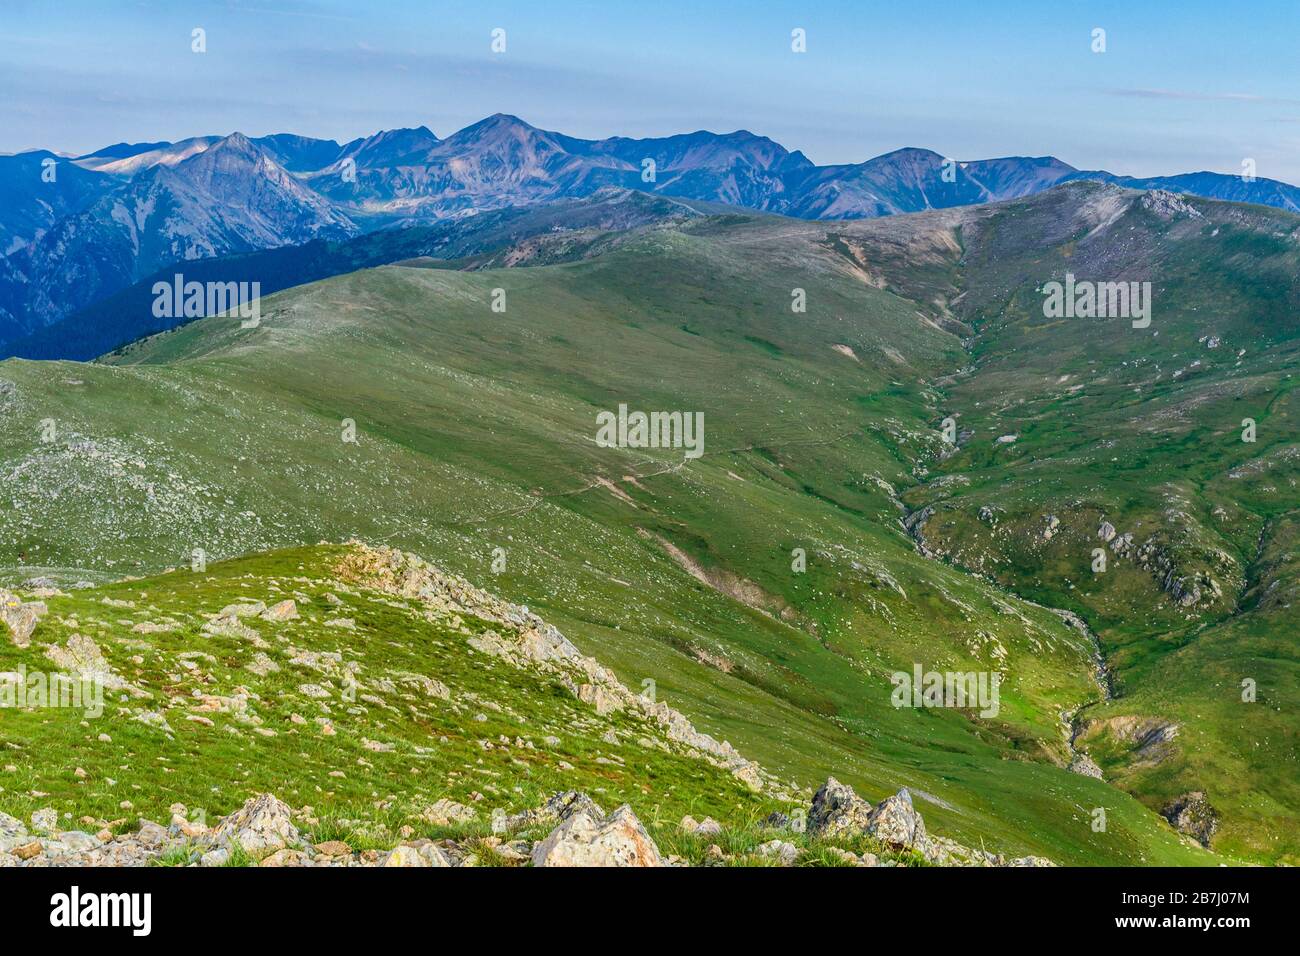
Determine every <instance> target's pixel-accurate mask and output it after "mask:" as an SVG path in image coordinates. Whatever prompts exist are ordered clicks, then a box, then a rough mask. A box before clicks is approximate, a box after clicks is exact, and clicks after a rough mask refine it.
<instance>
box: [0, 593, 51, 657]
mask: <svg viewBox="0 0 1300 956" xmlns="http://www.w3.org/2000/svg"><path fill="white" fill-rule="evenodd" d="M46 613H47V609H46V606H45V602H44V601H23V600H21V599H20V598H19V597H18V596H17V595H15V594H13V593H12V592H10V591H6V590H5V589H4V588H0V621H4V623H5V625H6V626H7V627H8V628H9V637H10V640H12V641H13V642H14V644H16V645H17V646H19V647H27V646H28V645H29V644H30V643H31V638H32V632H33V631H34V630H36V622H37V621H39V620H40V619H41V618H42V617H44V616H45V614H46Z"/></svg>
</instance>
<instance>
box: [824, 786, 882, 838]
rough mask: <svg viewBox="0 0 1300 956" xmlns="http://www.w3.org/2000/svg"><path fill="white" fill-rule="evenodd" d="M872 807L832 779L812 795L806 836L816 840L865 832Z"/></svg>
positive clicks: (848, 787) (847, 787) (850, 789)
mask: <svg viewBox="0 0 1300 956" xmlns="http://www.w3.org/2000/svg"><path fill="white" fill-rule="evenodd" d="M871 810H872V807H871V804H870V802H868V801H866V800H863V799H862V798H861V797H859V796H858V795H857V793H856V792H854V790H853V788H852V787H850V786H847V785H845V784H842V783H840V782H839V781H838V780H836V779H835V778H834V777H827V778H826V782H825V783H824V784H822V785H821V787H820V789H818V791H817V792H816V793H815V794H813V801H812V810H811V812H810V813H809V814H808V832H809V833H811V834H813V835H817V836H834V835H836V834H841V833H854V832H858V831H862V830H865V829H866V828H867V823H868V821H869V820H870V819H871Z"/></svg>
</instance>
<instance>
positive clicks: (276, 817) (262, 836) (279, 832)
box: [212, 793, 300, 857]
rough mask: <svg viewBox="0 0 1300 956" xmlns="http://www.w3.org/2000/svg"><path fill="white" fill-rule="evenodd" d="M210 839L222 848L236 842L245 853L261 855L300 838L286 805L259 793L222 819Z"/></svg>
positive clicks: (282, 847)
mask: <svg viewBox="0 0 1300 956" xmlns="http://www.w3.org/2000/svg"><path fill="white" fill-rule="evenodd" d="M212 842H213V843H214V844H216V845H217V846H225V847H229V846H231V845H232V844H238V845H239V846H240V847H242V848H243V850H244V852H245V853H247V854H248V855H249V856H252V857H262V856H265V855H267V854H270V853H273V852H274V851H276V850H282V849H284V848H285V847H286V846H289V845H290V844H296V843H298V842H300V837H299V835H298V828H297V827H295V826H294V825H293V820H292V818H291V816H290V812H289V807H288V805H287V804H285V803H284V802H283V801H281V800H277V799H276V798H275V797H274V796H272V795H271V794H269V793H263V794H259V795H258V796H256V797H252V798H250V799H249V800H248V802H246V803H245V804H244V805H243V806H242V807H240V808H239V809H238V810H236V811H235V812H234V813H232V814H231V815H230V816H228V817H226V818H225V819H224V820H222V821H221V824H220V825H219V826H218V827H217V829H216V830H215V831H214V833H213V835H212Z"/></svg>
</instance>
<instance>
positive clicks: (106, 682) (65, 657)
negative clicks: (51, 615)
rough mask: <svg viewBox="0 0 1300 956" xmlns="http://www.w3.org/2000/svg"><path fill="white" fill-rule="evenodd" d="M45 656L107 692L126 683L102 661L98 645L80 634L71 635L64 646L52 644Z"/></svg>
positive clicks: (117, 688)
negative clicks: (95, 682)
mask: <svg viewBox="0 0 1300 956" xmlns="http://www.w3.org/2000/svg"><path fill="white" fill-rule="evenodd" d="M45 656H46V657H48V658H49V659H50V660H52V661H53V662H54V663H55V664H56V665H58V666H59V667H61V668H63V669H64V670H66V671H70V672H71V673H72V674H74V675H75V676H77V677H79V678H81V679H82V680H93V681H98V682H99V683H100V684H101V685H103V687H104V688H105V689H107V690H121V689H122V688H124V687H126V681H124V680H122V678H121V677H120V676H118V674H117V672H116V671H114V670H113V668H112V666H111V665H110V664H109V663H108V661H106V660H105V659H104V652H103V651H101V650H100V649H99V645H98V644H96V643H95V642H94V640H92V639H91V638H89V637H86V636H84V635H82V634H73V635H70V636H69V637H68V640H67V642H66V643H65V644H52V645H50V647H49V648H48V649H47V650H46V651H45Z"/></svg>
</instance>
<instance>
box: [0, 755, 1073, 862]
mask: <svg viewBox="0 0 1300 956" xmlns="http://www.w3.org/2000/svg"><path fill="white" fill-rule="evenodd" d="M172 812H173V816H172V820H171V823H170V825H168V826H163V825H162V824H160V823H156V822H154V821H151V820H140V821H139V826H138V828H136V829H134V830H131V831H128V832H123V833H119V834H117V835H114V833H113V832H112V831H111V830H110V829H108V828H104V829H101V830H100V831H99V832H98V833H93V834H92V833H89V832H87V831H85V830H60V829H59V827H58V814H57V813H56V812H55V811H54V810H53V809H49V808H43V809H41V810H37V811H36V812H35V813H33V814H32V818H31V822H30V826H27V825H24V824H23V823H22V821H20V820H18V819H16V818H15V817H12V816H10V815H8V814H5V813H0V866H202V867H212V866H267V867H291V866H362V867H365V866H384V867H389V866H401V867H409V866H435V867H459V866H529V865H531V866H565V867H610V866H615V867H619V866H634V867H645V866H687V865H690V863H689V861H688V860H686V859H685V858H683V857H681V856H678V855H676V854H672V853H665V852H663V851H661V849H660V848H659V846H658V845H657V844H656V843H655V841H654V840H653V839H652V838H651V836H650V834H649V833H648V832H647V831H646V828H645V827H644V826H643V825H642V823H641V821H640V820H639V819H638V818H637V815H636V814H635V813H634V812H633V810H632V808H631V807H630V806H628V805H627V804H623V805H622V806H620V807H618V808H617V809H615V810H614V811H613V812H611V813H606V812H605V811H603V810H602V809H601V808H600V807H599V806H598V805H597V804H596V803H595V802H594V801H593V800H592V799H591V798H590V797H588V796H587V795H586V794H584V793H579V792H577V791H572V790H570V791H568V792H566V793H559V794H556V795H554V796H553V797H551V798H550V799H549V800H547V801H546V802H545V803H544V804H543V805H542V806H540V807H538V808H536V809H534V810H529V811H525V812H523V813H519V814H516V815H514V816H511V817H504V816H494V818H493V820H492V824H491V826H492V831H493V832H492V833H491V834H490V835H487V834H485V835H482V836H470V837H465V838H462V839H441V840H432V839H411V838H407V839H404V840H403V842H401V843H399V844H398V845H397V846H395V847H393V848H392V849H389V850H378V849H373V848H372V849H366V850H355V849H354V848H353V847H352V846H350V845H349V844H348V843H346V842H344V841H341V840H323V841H321V842H319V843H315V842H312V841H311V840H310V839H309V838H307V837H306V836H304V829H303V826H304V825H309V824H310V822H311V815H310V813H308V812H306V811H298V812H296V813H295V812H294V811H293V810H292V809H291V808H290V807H289V806H288V805H287V804H286V803H284V802H283V801H282V800H279V799H277V798H276V797H275V796H273V795H271V794H269V793H264V794H260V795H259V796H256V797H252V798H250V799H249V800H248V801H247V802H246V803H245V804H244V805H243V806H242V807H241V808H240V809H239V810H237V811H236V812H234V813H232V814H230V815H229V816H227V817H224V818H222V819H221V820H220V821H218V823H217V824H216V826H214V827H208V826H206V825H203V824H196V823H194V822H192V821H191V820H190V818H189V817H187V815H186V808H185V807H184V806H183V805H181V804H176V805H174V806H173V807H172ZM436 812H437V814H438V815H440V816H441V818H442V820H443V821H462V822H469V821H471V820H473V819H474V818H475V816H476V811H475V810H474V809H472V808H470V807H466V806H463V805H461V804H457V803H454V802H452V801H443V802H442V804H441V806H439V807H438V808H437V811H436ZM805 819H806V824H805ZM83 822H92V821H90V819H89V818H87V819H86V820H85V821H83ZM805 829H806V832H805ZM679 830H680V831H681V832H682V833H683V834H684V835H686V836H687V837H689V838H693V839H694V840H699V841H704V842H707V848H706V849H705V852H704V857H703V860H702V863H703V865H746V864H752V865H769V866H795V865H800V864H811V865H816V864H821V865H841V866H899V865H932V866H935V865H937V866H1052V865H1053V864H1052V863H1051V861H1049V860H1045V859H1043V858H1041V857H1032V856H1030V857H1021V858H1017V859H1011V860H1007V859H1004V858H1003V857H1001V856H998V855H996V854H992V853H988V852H986V851H983V850H972V849H970V848H969V847H964V846H961V845H960V844H957V843H954V842H952V841H951V840H945V839H942V838H935V837H930V836H928V835H927V834H926V830H925V822H924V821H923V820H922V818H921V815H920V814H919V813H918V812H917V811H916V809H915V808H914V807H913V806H912V799H911V796H910V795H909V793H908V792H907V791H906V790H900V791H899V792H898V793H897V794H896V795H894V796H892V797H889V798H887V799H885V800H883V801H881V802H880V803H879V804H876V805H874V806H873V805H872V804H871V803H870V802H868V801H866V800H863V799H862V798H860V797H859V796H858V795H857V794H856V793H854V791H853V789H852V788H851V787H848V786H845V785H844V784H841V783H839V782H838V781H836V780H835V779H834V778H833V777H832V778H830V779H828V780H827V781H826V783H825V784H824V785H823V786H822V787H821V789H820V790H818V791H817V794H816V795H815V796H814V797H813V802H812V806H811V808H810V812H809V813H808V814H807V816H806V818H805V817H804V816H803V815H802V814H798V815H796V816H794V817H793V818H792V817H790V816H788V815H785V814H779V813H774V814H772V815H771V816H770V817H769V818H768V819H767V820H765V821H764V823H763V826H762V827H761V828H760V829H759V831H757V832H756V833H755V832H752V831H743V832H738V833H737V832H732V833H728V832H727V831H726V829H725V828H724V827H723V826H722V825H721V824H719V823H718V822H717V821H715V820H713V819H711V818H706V819H705V820H703V821H700V822H697V821H695V820H694V819H692V818H691V817H689V816H687V817H684V818H683V819H682V821H681V824H680V825H679ZM543 832H544V833H545V836H544V837H541V838H538V839H530V838H529V837H528V835H530V834H537V833H543ZM746 837H749V839H748V840H747V839H746ZM764 837H766V838H767V839H764ZM737 838H739V839H737ZM863 841H866V842H867V843H869V844H870V845H872V846H874V847H876V848H877V849H878V850H879V851H880V852H878V853H876V852H870V851H866V850H863V851H861V852H854V850H852V849H849V848H847V847H848V846H852V845H860V844H861V843H862V842H863ZM723 844H726V845H727V849H724V848H723Z"/></svg>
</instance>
